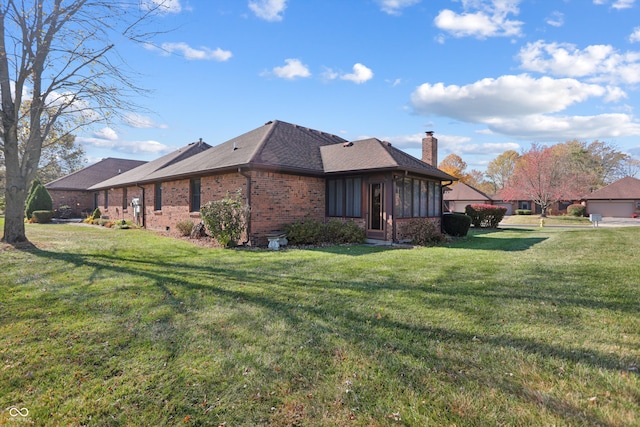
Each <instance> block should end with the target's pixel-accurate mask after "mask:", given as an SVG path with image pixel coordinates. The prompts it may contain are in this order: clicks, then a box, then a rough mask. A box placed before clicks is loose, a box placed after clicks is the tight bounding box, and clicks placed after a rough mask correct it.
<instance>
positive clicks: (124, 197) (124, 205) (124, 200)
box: [122, 187, 127, 210]
mask: <svg viewBox="0 0 640 427" xmlns="http://www.w3.org/2000/svg"><path fill="white" fill-rule="evenodd" d="M125 209H127V187H125V188H123V189H122V210H125Z"/></svg>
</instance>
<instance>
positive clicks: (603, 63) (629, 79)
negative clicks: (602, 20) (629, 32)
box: [517, 40, 640, 84]
mask: <svg viewBox="0 0 640 427" xmlns="http://www.w3.org/2000/svg"><path fill="white" fill-rule="evenodd" d="M517 56H518V59H519V60H520V62H521V65H520V67H521V68H522V69H524V70H527V71H535V72H538V73H544V74H552V75H555V76H568V77H588V78H589V79H590V81H592V82H608V83H627V84H635V83H640V52H627V53H619V52H618V51H616V50H615V49H614V48H613V47H612V46H610V45H591V46H587V47H586V48H585V49H582V50H580V49H578V48H577V47H576V46H575V45H573V44H570V43H545V42H544V41H542V40H539V41H537V42H534V43H528V44H527V45H526V46H524V47H523V48H522V49H520V52H519V53H518V55H517Z"/></svg>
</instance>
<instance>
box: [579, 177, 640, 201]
mask: <svg viewBox="0 0 640 427" xmlns="http://www.w3.org/2000/svg"><path fill="white" fill-rule="evenodd" d="M584 199H585V200H610V199H618V200H620V199H630V200H633V199H640V179H636V178H633V177H630V176H627V177H625V178H622V179H619V180H618V181H616V182H613V183H611V184H609V185H607V186H606V187H602V188H601V189H599V190H596V191H594V192H593V193H591V194H588V195H586V196H584Z"/></svg>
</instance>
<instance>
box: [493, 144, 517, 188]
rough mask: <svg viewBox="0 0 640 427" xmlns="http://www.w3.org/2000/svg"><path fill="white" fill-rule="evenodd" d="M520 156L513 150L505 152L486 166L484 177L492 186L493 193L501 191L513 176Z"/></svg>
mask: <svg viewBox="0 0 640 427" xmlns="http://www.w3.org/2000/svg"><path fill="white" fill-rule="evenodd" d="M519 157H520V155H519V154H518V153H517V152H515V151H514V150H507V151H505V152H504V153H502V154H500V155H499V156H498V157H496V158H495V159H493V160H492V161H491V162H489V164H488V165H487V170H486V172H485V176H486V177H487V178H488V181H489V182H490V183H491V184H492V185H493V192H494V193H495V192H498V191H500V190H502V189H503V188H504V187H505V186H506V184H507V182H509V179H510V178H511V176H512V175H513V172H514V170H515V168H516V162H517V160H518V158H519Z"/></svg>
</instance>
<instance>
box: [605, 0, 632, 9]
mask: <svg viewBox="0 0 640 427" xmlns="http://www.w3.org/2000/svg"><path fill="white" fill-rule="evenodd" d="M635 2H636V0H617V1H615V2H613V5H612V6H611V7H613V8H614V9H630V8H632V7H633V4H634V3H635Z"/></svg>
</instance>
